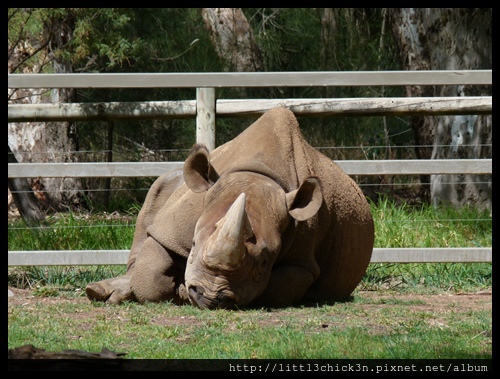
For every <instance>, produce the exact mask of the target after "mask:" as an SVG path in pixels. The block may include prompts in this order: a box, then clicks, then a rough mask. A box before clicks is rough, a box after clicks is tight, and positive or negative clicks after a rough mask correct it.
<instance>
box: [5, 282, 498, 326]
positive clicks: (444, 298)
mask: <svg viewBox="0 0 500 379" xmlns="http://www.w3.org/2000/svg"><path fill="white" fill-rule="evenodd" d="M9 291H12V293H13V295H12V294H10V295H9V297H8V306H9V308H10V307H16V306H21V307H26V308H28V309H29V308H31V307H37V306H43V305H55V304H63V303H68V302H70V303H73V304H77V303H82V304H85V303H88V301H89V300H88V299H87V298H86V297H83V296H82V297H67V296H64V295H61V296H54V297H40V296H34V294H33V291H32V290H29V289H18V288H12V287H9ZM356 296H362V297H363V298H365V299H366V300H369V301H367V304H359V303H358V304H357V305H356V307H357V308H359V309H360V310H365V311H366V312H369V311H370V309H372V308H373V307H376V306H379V304H381V303H384V302H386V301H387V302H394V301H397V302H400V303H405V302H406V305H405V309H407V310H408V313H409V314H411V313H412V312H411V311H415V312H430V313H432V314H433V316H434V317H433V318H434V320H439V319H440V318H441V317H442V318H445V316H446V314H448V313H449V312H450V307H454V309H456V310H457V312H462V313H467V312H471V311H475V310H483V311H485V310H487V311H491V310H492V306H493V304H492V300H493V299H492V292H491V291H480V292H476V293H456V294H437V295H420V294H398V293H390V294H387V293H384V292H382V291H359V292H357V293H356ZM94 311H95V313H94V314H93V315H92V316H91V317H95V316H98V315H99V314H105V313H106V312H108V311H109V309H107V307H95V308H94ZM280 312H284V313H286V310H283V311H280V310H275V311H274V312H273V313H274V314H275V316H279V313H280ZM74 317H85V318H88V317H89V315H88V314H85V313H82V314H78V313H76V314H75V315H74ZM275 319H276V322H281V320H282V318H281V317H276V318H275ZM269 321H270V320H266V321H265V322H266V323H269ZM156 322H157V323H160V324H168V325H178V326H181V325H183V324H189V325H192V324H193V322H196V321H195V320H193V319H192V318H191V317H179V318H178V319H172V318H169V319H168V320H161V319H159V318H156Z"/></svg>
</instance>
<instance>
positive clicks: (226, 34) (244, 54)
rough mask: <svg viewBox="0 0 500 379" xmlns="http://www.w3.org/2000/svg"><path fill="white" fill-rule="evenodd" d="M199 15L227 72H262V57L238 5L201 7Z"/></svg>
mask: <svg viewBox="0 0 500 379" xmlns="http://www.w3.org/2000/svg"><path fill="white" fill-rule="evenodd" d="M201 15H202V17H203V20H204V21H205V26H206V27H207V29H208V31H209V33H210V37H211V39H212V42H213V44H214V46H215V49H216V51H217V54H218V55H219V57H220V58H221V60H222V62H223V65H224V66H225V67H226V70H227V71H236V72H254V71H262V68H263V67H264V64H263V62H262V56H261V53H260V50H259V48H258V46H257V43H256V42H255V38H254V34H253V30H252V28H251V26H250V24H249V23H248V20H247V19H246V17H245V15H244V14H243V12H242V11H241V8H202V11H201Z"/></svg>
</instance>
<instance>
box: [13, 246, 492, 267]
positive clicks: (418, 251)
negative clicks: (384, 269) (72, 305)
mask: <svg viewBox="0 0 500 379" xmlns="http://www.w3.org/2000/svg"><path fill="white" fill-rule="evenodd" d="M129 253H130V251H129V250H37V251H9V256H8V264H9V266H66V265H67V266H92V265H124V264H126V263H127V260H128V256H129ZM491 261H492V248H488V247H483V248H481V247H471V248H466V247H464V248H449V247H446V248H387V249H385V248H374V249H373V254H372V258H371V261H370V263H451V262H460V263H472V262H476V263H477V262H491Z"/></svg>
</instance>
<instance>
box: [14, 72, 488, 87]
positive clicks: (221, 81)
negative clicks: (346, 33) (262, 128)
mask: <svg viewBox="0 0 500 379" xmlns="http://www.w3.org/2000/svg"><path fill="white" fill-rule="evenodd" d="M69 78H71V80H68V79H69ZM492 81H493V71H492V70H430V71H429V70H422V71H397V70H395V71H314V72H297V71H296V72H293V71H292V72H205V73H141V74H132V73H116V74H9V75H8V80H7V83H8V88H161V87H165V88H166V87H172V88H189V87H192V88H194V87H196V88H204V87H213V88H222V87H327V86H328V87H331V86H406V85H460V84H479V85H480V84H486V85H490V84H492Z"/></svg>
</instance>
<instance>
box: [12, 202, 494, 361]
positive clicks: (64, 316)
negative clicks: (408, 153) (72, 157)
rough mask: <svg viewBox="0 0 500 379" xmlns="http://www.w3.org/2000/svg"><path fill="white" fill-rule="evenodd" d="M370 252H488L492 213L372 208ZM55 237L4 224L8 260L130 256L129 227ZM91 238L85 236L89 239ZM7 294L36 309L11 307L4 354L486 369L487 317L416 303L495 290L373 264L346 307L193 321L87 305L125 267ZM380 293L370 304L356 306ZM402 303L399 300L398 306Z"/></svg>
mask: <svg viewBox="0 0 500 379" xmlns="http://www.w3.org/2000/svg"><path fill="white" fill-rule="evenodd" d="M371 206H372V212H373V216H374V219H375V225H376V241H375V246H376V247H467V246H485V247H486V246H491V244H492V226H491V217H490V216H489V213H485V212H479V211H476V210H473V209H466V208H462V209H453V208H439V209H434V208H432V207H430V206H420V207H408V206H406V205H396V204H394V203H392V202H390V201H388V200H383V201H381V202H379V203H377V204H372V205H371ZM50 222H51V225H52V226H53V227H49V228H44V229H37V230H33V229H27V228H25V227H24V226H23V224H22V223H20V222H10V223H9V231H8V233H9V234H8V238H9V250H36V249H40V250H57V249H128V248H129V247H130V245H131V243H132V238H133V231H134V222H135V217H134V216H128V217H125V218H124V217H118V218H113V217H96V216H93V217H90V218H86V217H77V216H75V215H71V214H70V215H63V216H58V218H54V219H52V220H50ZM90 226H92V227H90ZM8 272H9V276H8V281H9V285H10V286H14V287H18V288H31V289H34V292H33V293H34V295H35V297H36V299H40V300H41V299H45V300H47V301H44V302H41V303H38V302H36V301H35V302H33V303H29V304H26V305H25V306H12V307H11V306H10V305H9V315H8V345H9V348H13V347H16V346H21V345H23V344H33V345H34V346H37V347H40V348H44V349H46V350H49V351H61V350H65V349H81V350H86V351H97V352H98V351H101V349H102V348H103V347H106V348H108V349H110V350H113V351H116V352H120V351H124V352H127V358H176V359H178V358H208V359H221V358H245V359H249V358H265V359H273V358H277V359H282V358H283V359H286V358H289V359H300V358H303V359H309V358H315V359H319V358H328V359H338V358H369V359H372V358H377V359H378V358H383V359H386V358H387V359H400V358H421V359H426V358H434V359H448V358H454V359H455V358H461V359H474V358H491V356H492V351H491V350H492V349H491V339H492V337H491V329H492V314H491V309H489V308H488V307H484V308H482V307H481V306H480V307H476V308H470V309H469V308H462V307H461V306H460V305H459V304H455V305H454V303H450V304H449V305H446V306H443V307H444V308H443V309H440V310H439V312H438V309H433V308H432V307H431V308H429V306H426V303H425V302H424V301H422V300H419V298H418V297H417V296H416V295H420V294H427V295H428V294H441V295H443V296H447V295H450V294H454V293H463V292H465V293H470V292H477V291H482V290H491V288H492V265H491V264H489V263H440V264H371V265H370V266H369V268H368V270H367V273H366V275H365V277H364V279H363V281H362V283H361V284H360V286H359V287H358V288H357V289H356V291H355V293H354V297H353V300H352V301H350V302H345V303H335V304H333V305H318V306H315V307H314V306H313V307H289V308H285V309H282V310H265V309H248V310H245V311H225V310H212V311H207V310H200V309H197V308H195V307H191V306H174V305H171V304H168V303H166V304H165V303H164V304H145V305H140V304H136V303H126V304H123V305H121V306H108V305H105V304H102V303H91V302H89V301H87V300H86V298H85V295H84V291H83V288H84V287H85V285H86V284H87V283H88V282H91V281H95V280H100V279H102V278H105V277H113V276H117V275H120V274H123V273H124V267H123V266H109V267H94V266H93V267H85V266H78V267H14V268H9V270H8ZM363 291H369V292H368V293H378V294H380V295H381V296H379V297H376V298H373V297H370V296H366V295H363V293H366V292H363ZM402 294H403V295H408V296H400V295H402Z"/></svg>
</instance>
